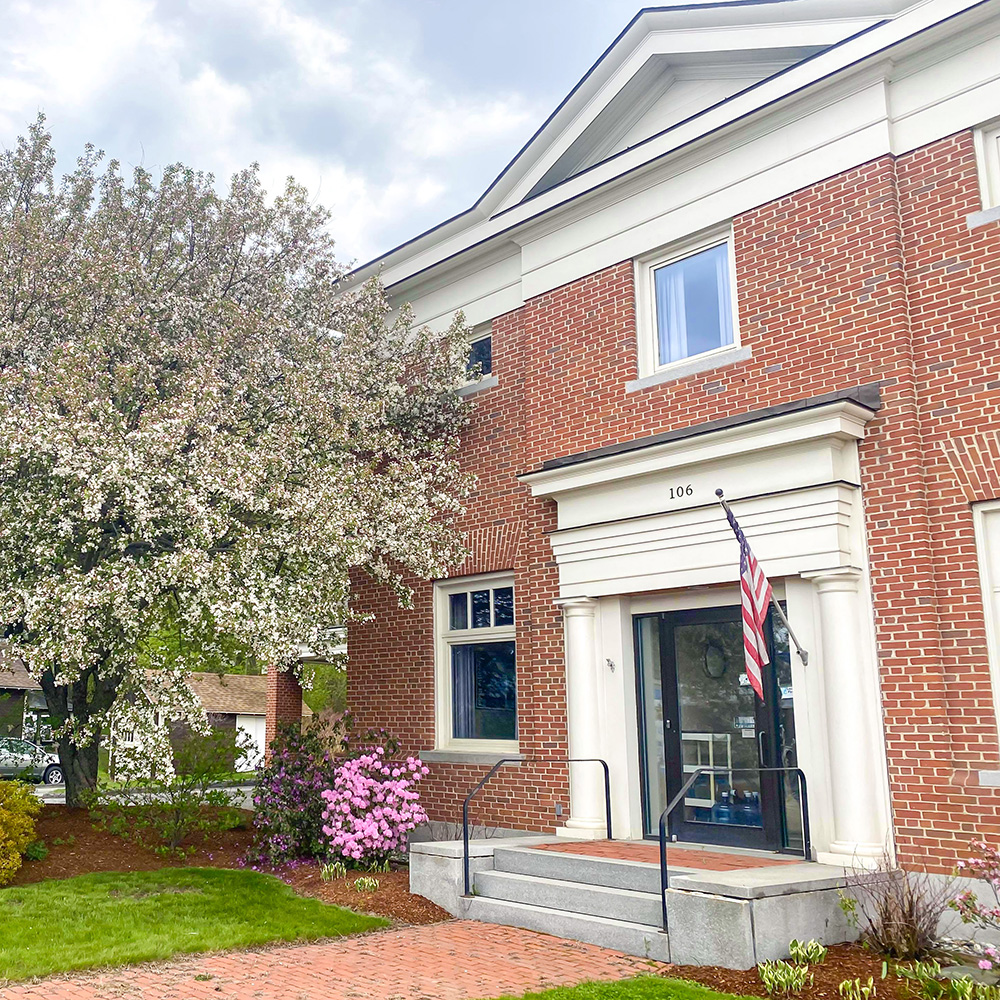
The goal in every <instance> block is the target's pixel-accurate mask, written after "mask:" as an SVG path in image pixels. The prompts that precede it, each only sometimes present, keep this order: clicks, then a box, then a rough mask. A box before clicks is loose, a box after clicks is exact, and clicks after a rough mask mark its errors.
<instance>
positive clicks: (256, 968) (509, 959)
mask: <svg viewBox="0 0 1000 1000" xmlns="http://www.w3.org/2000/svg"><path fill="white" fill-rule="evenodd" d="M656 968H657V966H656V964H655V963H651V962H647V961H645V960H643V959H640V958H632V957H630V956H627V955H622V954H620V953H618V952H615V951H608V950H607V949H605V948H598V947H596V946H594V945H589V944H578V943H576V942H574V941H563V940H561V939H560V938H554V937H549V936H548V935H546V934H536V933H534V932H533V931H522V930H518V929H517V928H514V927H498V926H496V925H494V924H481V923H476V922H474V921H457V920H456V921H449V922H448V923H443V924H430V925H428V926H424V927H405V928H401V929H399V930H387V931H379V932H376V933H374V934H368V935H364V936H362V937H355V938H348V939H345V940H343V941H334V942H332V943H324V944H310V945H296V946H294V947H285V948H268V949H264V950H261V951H255V952H228V953H225V954H217V955H202V956H197V955H192V956H189V957H187V958H184V959H180V960H178V961H174V962H169V963H164V964H161V965H144V966H137V967H135V968H133V969H124V970H118V971H115V972H105V973H94V974H89V975H87V974H81V975H78V976H75V977H73V978H71V979H64V978H48V979H44V980H41V981H39V982H37V983H34V984H23V985H16V986H8V987H6V988H2V987H0V998H2V1000H27V998H31V1000H42V998H44V1000H341V998H343V1000H478V998H487V997H497V996H501V995H502V994H505V993H512V994H514V995H519V994H521V993H525V992H527V991H529V990H537V989H544V988H547V987H550V986H561V985H567V984H571V983H579V982H583V981H585V980H588V979H621V978H623V977H625V976H632V975H637V974H638V973H640V972H651V971H655V969H656ZM199 976H200V977H203V978H200V979H199V978H196V977H199ZM204 977H211V978H204Z"/></svg>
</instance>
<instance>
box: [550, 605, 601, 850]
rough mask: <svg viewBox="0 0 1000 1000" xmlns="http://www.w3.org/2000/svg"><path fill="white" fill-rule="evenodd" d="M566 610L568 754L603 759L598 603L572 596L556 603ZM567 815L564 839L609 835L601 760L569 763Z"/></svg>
mask: <svg viewBox="0 0 1000 1000" xmlns="http://www.w3.org/2000/svg"><path fill="white" fill-rule="evenodd" d="M557 603H559V604H561V605H562V609H563V623H564V626H565V644H566V712H567V716H568V719H567V721H568V724H569V756H570V757H577V758H581V757H582V758H589V757H603V753H602V750H603V740H602V738H601V727H600V712H599V710H598V704H599V699H600V697H601V685H600V677H599V674H598V664H597V631H596V616H597V601H593V600H591V599H590V598H589V597H574V598H568V599H566V600H562V601H558V602H557ZM569 774H570V778H569V803H570V806H569V812H570V815H569V819H567V820H566V824H565V826H562V827H560V828H559V829H558V830H557V831H556V832H557V833H558V834H559V835H560V836H564V837H585V838H590V839H594V840H599V839H601V838H602V837H605V836H607V829H606V824H605V813H604V771H603V769H602V768H601V765H600V764H571V765H570V772H569Z"/></svg>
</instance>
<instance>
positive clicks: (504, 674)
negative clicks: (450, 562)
mask: <svg viewBox="0 0 1000 1000" xmlns="http://www.w3.org/2000/svg"><path fill="white" fill-rule="evenodd" d="M436 590H437V595H436V596H437V600H436V608H435V621H436V633H437V656H436V662H437V671H436V672H437V685H436V687H437V693H438V702H437V733H438V736H437V742H438V746H439V747H441V748H446V749H447V748H450V749H463V748H468V749H472V750H478V751H482V750H496V751H500V752H505V751H509V750H516V748H517V672H516V656H515V650H516V645H515V627H514V584H513V581H512V580H511V578H510V577H509V576H496V575H491V576H488V577H478V578H471V579H470V578H465V579H462V580H449V581H445V582H442V583H439V584H437V587H436Z"/></svg>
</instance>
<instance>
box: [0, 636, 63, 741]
mask: <svg viewBox="0 0 1000 1000" xmlns="http://www.w3.org/2000/svg"><path fill="white" fill-rule="evenodd" d="M0 736H16V737H18V738H20V739H26V740H32V741H34V742H36V743H42V742H48V741H49V740H50V739H51V738H52V728H51V726H50V725H49V717H48V710H47V706H46V704H45V696H44V695H43V694H42V689H41V687H39V685H38V682H37V681H35V680H33V679H32V678H31V677H30V676H29V674H28V671H27V670H26V669H25V668H24V666H23V664H22V663H21V661H20V660H16V659H12V658H10V657H8V656H6V655H4V654H3V653H0Z"/></svg>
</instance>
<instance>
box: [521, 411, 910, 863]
mask: <svg viewBox="0 0 1000 1000" xmlns="http://www.w3.org/2000/svg"><path fill="white" fill-rule="evenodd" d="M861 400H863V401H861ZM876 407H877V404H875V405H871V397H870V396H864V395H862V394H861V393H855V394H854V398H845V397H844V396H843V395H841V396H840V397H839V398H832V399H829V400H816V401H811V402H807V403H804V404H802V405H801V407H800V408H794V407H783V408H781V412H777V413H774V414H773V415H766V414H764V415H761V417H760V418H753V417H751V418H749V419H747V420H746V421H745V422H739V423H730V424H729V426H723V427H721V428H719V429H717V430H716V429H712V430H707V431H706V432H704V433H693V434H690V435H686V436H682V437H676V438H674V439H670V440H662V441H658V442H655V443H652V444H648V445H644V444H643V443H642V442H639V443H637V444H636V445H635V446H631V447H627V448H623V449H621V450H617V451H615V450H613V451H614V453H611V454H598V456H596V457H594V458H593V459H587V458H586V457H585V456H584V457H583V458H582V460H580V461H567V462H563V463H553V466H554V467H550V468H545V469H543V470H542V471H540V472H535V473H529V474H528V475H526V476H524V477H522V480H523V481H524V482H526V483H528V484H529V485H530V487H531V489H532V493H533V495H534V496H536V497H550V498H552V499H554V500H555V501H556V502H557V504H558V527H557V529H556V530H555V531H554V532H553V533H552V534H551V536H550V538H551V544H552V548H553V551H554V553H555V557H556V561H557V564H558V567H559V577H560V599H559V601H558V603H559V604H560V605H562V607H563V614H564V620H565V638H566V669H567V712H568V723H569V744H570V753H571V755H572V756H574V757H603V758H604V759H606V760H607V761H608V763H609V766H610V768H611V771H612V781H611V784H612V809H613V817H614V825H615V834H616V836H625V835H628V836H632V837H641V836H642V834H643V829H642V813H641V802H640V791H639V773H638V772H639V764H638V761H639V754H638V712H637V705H636V685H635V666H634V662H633V650H632V615H633V614H637V613H646V612H649V611H653V610H671V609H680V608H690V607H699V606H700V607H704V606H716V605H721V604H736V603H738V602H739V598H738V592H737V591H736V589H735V587H734V584H736V582H737V581H738V578H739V548H738V545H737V543H736V540H735V538H734V536H733V533H732V530H731V529H730V527H729V524H728V523H727V521H726V518H725V516H724V514H723V513H722V510H721V508H720V507H719V506H718V504H717V503H716V502H715V496H714V492H715V490H716V489H717V488H722V489H724V490H725V492H726V496H727V497H728V498H729V500H730V503H731V504H732V506H733V510H734V512H735V513H736V515H737V517H738V518H739V520H740V524H741V525H742V527H743V529H744V531H745V532H746V535H747V537H748V539H749V540H750V544H751V545H752V547H753V549H754V552H755V554H756V556H757V558H758V559H759V560H760V562H761V564H762V566H763V567H764V570H765V572H766V573H768V575H769V577H770V578H771V580H772V582H774V583H775V585H776V590H783V593H784V599H785V601H786V604H787V610H788V616H789V619H790V621H791V623H792V627H793V628H794V629H795V631H796V633H797V634H798V635H799V638H800V639H801V641H802V642H803V644H804V645H805V646H806V648H807V649H808V650H809V653H810V661H809V665H808V667H803V666H802V664H801V662H800V661H799V659H798V657H794V656H793V657H792V670H793V683H794V690H795V693H796V694H795V723H796V733H797V738H798V750H799V764H800V766H801V767H802V768H803V770H804V771H805V773H806V776H807V779H808V782H809V792H810V808H811V810H812V824H811V825H812V839H813V845H814V848H815V850H816V852H817V856H818V857H819V859H820V860H823V861H827V862H830V863H839V864H845V863H848V864H850V863H859V862H860V863H866V861H867V862H868V863H870V860H871V859H873V858H877V857H879V856H881V855H882V854H883V853H885V852H886V851H891V847H892V845H891V840H890V824H889V799H888V781H887V776H886V766H885V741H884V735H883V732H882V723H881V697H880V690H879V685H878V677H877V668H876V656H875V641H874V620H873V616H872V607H871V598H870V594H869V585H868V558H867V546H866V542H865V529H864V511H863V504H862V495H861V475H860V465H859V461H858V449H857V442H858V441H859V440H860V439H861V438H863V436H864V430H865V424H866V423H867V421H868V420H870V419H871V417H872V416H873V414H874V412H875V409H876ZM608 511H614V513H615V517H614V519H613V520H609V519H608V515H607V512H608ZM598 772H599V768H595V767H593V766H592V765H575V766H574V769H573V771H572V773H571V786H570V817H569V819H568V821H567V823H566V830H565V832H566V833H567V834H572V835H574V836H580V835H581V834H583V835H589V836H603V822H602V817H603V787H602V785H601V782H600V775H599V773H598Z"/></svg>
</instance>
